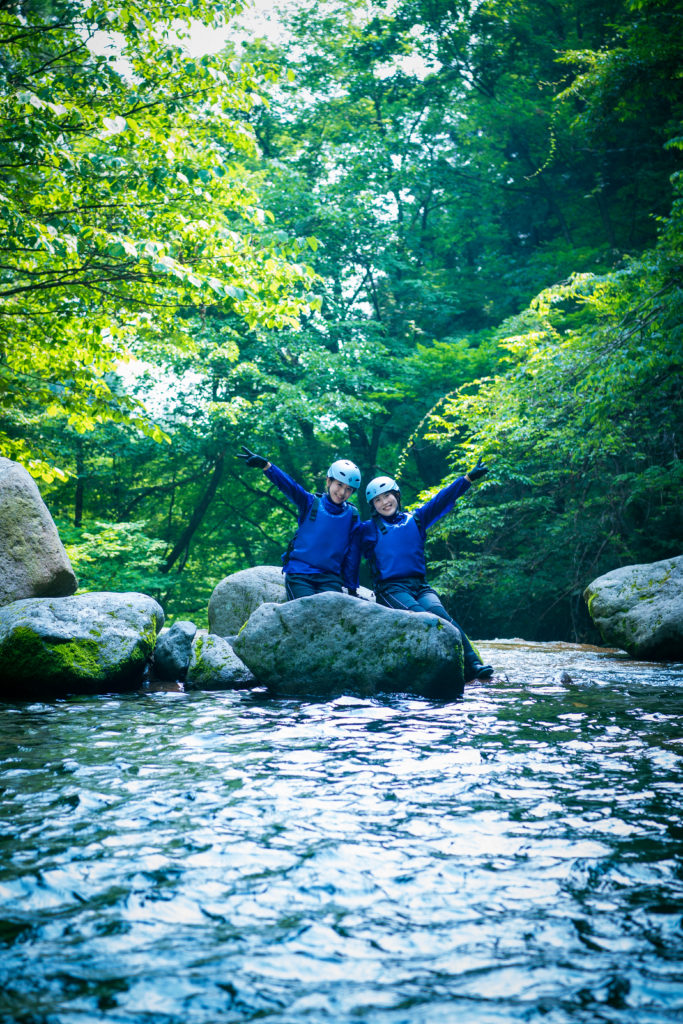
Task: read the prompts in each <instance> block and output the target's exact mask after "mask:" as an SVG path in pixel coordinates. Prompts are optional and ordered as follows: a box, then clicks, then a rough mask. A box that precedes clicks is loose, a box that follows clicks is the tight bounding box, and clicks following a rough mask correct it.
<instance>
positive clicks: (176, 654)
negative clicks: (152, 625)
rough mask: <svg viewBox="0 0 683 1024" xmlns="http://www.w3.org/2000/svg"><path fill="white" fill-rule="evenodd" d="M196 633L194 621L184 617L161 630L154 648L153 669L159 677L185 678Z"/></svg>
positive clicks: (171, 679) (168, 678)
mask: <svg viewBox="0 0 683 1024" xmlns="http://www.w3.org/2000/svg"><path fill="white" fill-rule="evenodd" d="M196 633H197V627H196V626H195V624H194V622H187V621H185V620H183V619H180V620H178V622H174V623H173V625H172V626H171V627H170V628H169V629H164V630H162V631H161V635H160V636H159V639H158V640H157V644H156V647H155V648H154V661H153V671H154V675H155V676H156V678H157V679H166V680H169V681H173V680H176V679H179V680H183V679H184V678H185V676H186V674H187V666H188V665H189V664H190V655H191V654H192V641H193V640H194V638H195V635H196Z"/></svg>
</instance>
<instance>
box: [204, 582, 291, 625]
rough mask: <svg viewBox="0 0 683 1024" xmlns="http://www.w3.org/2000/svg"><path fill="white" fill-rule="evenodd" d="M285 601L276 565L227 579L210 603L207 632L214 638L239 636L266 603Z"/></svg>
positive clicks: (219, 585)
mask: <svg viewBox="0 0 683 1024" xmlns="http://www.w3.org/2000/svg"><path fill="white" fill-rule="evenodd" d="M286 600H287V593H286V591H285V578H284V576H283V575H282V569H281V568H279V567H278V566H276V565H257V566H255V567H254V568H253V569H241V570H240V571H239V572H234V573H232V575H231V576H226V577H225V579H224V580H221V582H220V583H219V584H218V585H217V586H216V587H215V589H214V591H213V593H212V595H211V598H210V600H209V631H210V632H211V633H213V634H215V635H216V636H223V637H226V636H232V635H234V634H235V633H238V632H239V630H240V629H241V628H242V626H243V625H244V623H245V622H246V621H247V619H248V618H249V616H250V615H251V613H252V612H253V611H255V609H256V608H258V607H259V605H262V604H264V603H266V602H268V603H275V604H280V603H282V602H283V601H286Z"/></svg>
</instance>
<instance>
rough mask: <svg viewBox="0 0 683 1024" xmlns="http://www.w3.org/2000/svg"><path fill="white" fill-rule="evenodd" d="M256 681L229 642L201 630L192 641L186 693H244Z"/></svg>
mask: <svg viewBox="0 0 683 1024" xmlns="http://www.w3.org/2000/svg"><path fill="white" fill-rule="evenodd" d="M255 683H256V680H255V679H254V676H253V674H252V672H251V671H250V670H249V669H248V668H247V666H246V665H245V664H244V663H243V662H242V661H240V659H239V658H238V657H237V655H236V654H235V652H234V651H233V649H232V647H231V646H230V644H229V643H228V642H227V640H224V639H223V637H220V636H215V635H214V634H212V633H205V632H204V630H200V631H199V632H198V633H197V635H196V636H195V638H194V640H193V641H192V654H191V656H190V665H189V668H188V670H187V681H186V683H185V689H186V690H244V689H247V688H248V687H250V686H254V684H255Z"/></svg>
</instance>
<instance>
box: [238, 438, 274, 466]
mask: <svg viewBox="0 0 683 1024" xmlns="http://www.w3.org/2000/svg"><path fill="white" fill-rule="evenodd" d="M240 448H241V449H242V452H241V453H239V452H238V454H237V458H238V459H244V461H245V462H246V464H247V466H249V467H250V468H251V469H265V468H266V466H267V465H268V459H264V458H263V456H262V455H255V454H254V452H250V451H249V449H248V448H245V446H244V445H243V444H242V445H240Z"/></svg>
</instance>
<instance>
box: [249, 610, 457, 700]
mask: <svg viewBox="0 0 683 1024" xmlns="http://www.w3.org/2000/svg"><path fill="white" fill-rule="evenodd" d="M233 646H234V648H235V651H236V653H237V654H238V655H239V657H240V658H241V659H242V660H243V661H244V662H245V664H246V665H248V666H249V668H250V669H251V671H252V672H253V673H254V675H255V676H256V679H257V680H258V681H259V682H260V683H263V684H264V685H266V686H268V687H270V688H271V689H272V690H273V691H274V692H276V693H278V694H296V695H310V696H316V697H320V696H329V695H331V694H334V693H339V692H355V693H360V694H362V695H364V696H368V695H372V694H374V693H378V692H381V691H393V692H397V693H415V694H419V695H421V696H426V697H437V698H441V699H446V700H450V699H453V698H455V697H459V696H462V693H463V688H464V678H463V657H462V644H461V642H460V634H459V633H458V631H457V630H456V629H455V628H454V627H453V626H452V625H451V624H450V623H449V622H445V621H444V620H443V619H439V618H438V617H437V616H435V615H430V614H428V613H427V612H424V613H422V612H420V613H417V614H415V613H413V612H404V611H395V610H394V609H392V608H383V607H381V606H380V605H377V604H374V603H371V602H369V601H359V600H356V599H355V598H352V597H348V596H346V595H343V594H316V595H315V596H314V597H302V598H300V599H299V600H297V601H289V602H287V603H286V604H264V605H261V606H260V607H259V608H257V609H256V611H255V612H254V613H253V614H252V615H251V617H250V618H249V621H248V622H247V623H246V625H245V626H244V627H243V628H242V630H241V631H240V633H239V635H238V636H237V637H236V638H235V640H234V643H233Z"/></svg>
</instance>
